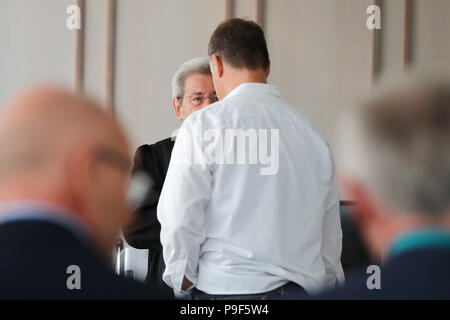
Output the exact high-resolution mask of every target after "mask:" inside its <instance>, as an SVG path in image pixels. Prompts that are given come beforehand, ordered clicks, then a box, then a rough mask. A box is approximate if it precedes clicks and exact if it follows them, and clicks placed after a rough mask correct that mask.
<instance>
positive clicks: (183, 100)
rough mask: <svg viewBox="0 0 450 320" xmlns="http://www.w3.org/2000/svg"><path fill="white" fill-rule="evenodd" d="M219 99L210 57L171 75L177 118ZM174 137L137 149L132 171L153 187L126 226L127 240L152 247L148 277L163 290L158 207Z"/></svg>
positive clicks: (139, 245)
mask: <svg viewBox="0 0 450 320" xmlns="http://www.w3.org/2000/svg"><path fill="white" fill-rule="evenodd" d="M216 101H217V95H216V91H215V89H214V83H213V80H212V75H211V69H210V67H209V60H208V58H207V57H198V58H194V59H191V60H188V61H186V62H185V63H183V64H182V65H181V66H180V67H179V68H178V70H177V72H176V73H175V75H174V76H173V78H172V105H173V108H174V110H175V113H176V115H177V117H178V119H179V120H180V121H184V120H185V119H186V118H187V117H188V116H189V115H190V114H191V113H193V112H195V111H197V110H200V109H202V108H203V107H205V106H207V105H209V104H211V103H214V102H216ZM174 140H175V137H171V138H167V139H164V140H161V141H159V142H156V143H154V144H150V145H148V144H144V145H142V146H140V147H139V148H138V149H137V150H136V154H135V156H134V166H133V173H138V172H144V173H145V174H146V175H147V176H148V177H149V178H150V179H151V187H150V189H149V191H148V193H147V195H146V197H145V200H144V201H143V202H142V204H141V205H140V206H139V207H138V208H137V210H136V211H135V212H134V217H135V221H134V222H133V223H132V224H131V225H130V227H129V228H127V229H126V230H124V237H125V239H126V241H127V243H128V244H130V245H131V246H133V247H135V248H138V249H148V250H149V255H148V272H147V277H146V279H145V281H146V282H147V283H148V284H150V285H152V286H154V287H160V288H162V289H164V290H170V288H169V287H168V286H167V285H166V284H165V283H164V282H163V280H162V275H163V273H164V269H165V265H164V260H163V256H162V246H161V241H160V231H161V225H160V223H159V221H158V219H157V217H156V207H157V206H158V201H159V195H160V194H161V189H162V187H163V184H164V180H165V178H166V173H167V168H168V167H169V162H170V157H171V154H172V148H173V145H174V143H175V141H174ZM173 196H174V197H175V196H176V195H173ZM170 292H172V291H171V290H170Z"/></svg>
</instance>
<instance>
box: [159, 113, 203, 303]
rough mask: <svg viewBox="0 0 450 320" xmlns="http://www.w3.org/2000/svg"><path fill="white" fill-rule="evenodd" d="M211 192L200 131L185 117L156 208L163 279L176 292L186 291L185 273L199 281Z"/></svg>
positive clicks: (178, 293) (193, 280)
mask: <svg viewBox="0 0 450 320" xmlns="http://www.w3.org/2000/svg"><path fill="white" fill-rule="evenodd" d="M210 194H211V173H210V170H209V168H208V166H207V165H206V162H205V161H204V160H203V153H202V139H201V130H197V128H196V126H195V125H194V124H192V123H190V122H189V120H186V121H185V122H184V123H183V125H182V126H181V128H180V130H179V132H178V136H177V138H176V141H175V146H174V149H173V151H172V157H171V160H170V164H169V169H168V172H167V176H166V180H165V182H164V186H163V189H162V192H161V197H160V199H159V203H158V209H157V216H158V220H159V221H160V223H161V243H162V245H163V256H164V262H165V264H166V269H165V272H164V275H163V280H164V282H165V283H167V285H168V286H170V287H172V288H173V290H174V292H175V295H182V294H183V291H182V290H181V286H182V282H183V278H184V276H186V278H187V279H188V280H189V281H191V282H192V283H193V284H194V285H195V283H196V281H197V275H198V260H199V254H200V246H201V245H202V243H203V242H204V240H205V231H204V219H205V206H206V205H207V202H208V201H209V198H210ZM191 288H192V287H191Z"/></svg>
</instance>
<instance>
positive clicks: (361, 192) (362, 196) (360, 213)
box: [340, 177, 377, 229]
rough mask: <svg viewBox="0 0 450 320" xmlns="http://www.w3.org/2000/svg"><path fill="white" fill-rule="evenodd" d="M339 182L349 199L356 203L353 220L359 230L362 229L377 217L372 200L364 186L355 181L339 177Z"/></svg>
mask: <svg viewBox="0 0 450 320" xmlns="http://www.w3.org/2000/svg"><path fill="white" fill-rule="evenodd" d="M340 180H341V184H342V186H343V188H344V189H345V191H346V193H347V194H348V196H349V197H350V199H352V200H354V201H356V203H357V206H356V208H355V210H354V212H352V214H353V219H354V220H355V222H356V223H357V225H358V226H359V227H360V228H362V229H364V228H365V227H366V226H368V224H370V222H371V221H373V219H375V218H376V216H377V208H376V206H375V204H374V202H373V199H372V197H371V196H370V194H369V193H368V192H367V190H366V188H365V187H364V185H362V184H361V183H359V182H358V181H357V180H356V179H354V178H350V177H341V178H340Z"/></svg>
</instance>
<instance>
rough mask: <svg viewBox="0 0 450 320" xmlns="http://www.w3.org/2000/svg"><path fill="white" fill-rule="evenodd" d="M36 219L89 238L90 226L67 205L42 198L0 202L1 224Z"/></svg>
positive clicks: (82, 238)
mask: <svg viewBox="0 0 450 320" xmlns="http://www.w3.org/2000/svg"><path fill="white" fill-rule="evenodd" d="M36 220H37V221H44V222H49V223H53V224H56V225H59V226H61V227H63V228H65V229H67V230H69V231H70V232H71V233H73V234H74V235H75V236H77V238H79V239H80V240H81V241H83V242H84V241H86V240H87V237H88V233H89V231H88V230H89V227H88V226H87V225H86V224H85V223H83V221H81V219H78V218H77V216H76V213H74V212H73V211H72V210H70V209H68V208H66V207H63V206H60V205H56V204H52V203H49V202H46V201H40V200H23V201H22V200H20V201H9V202H5V203H2V204H0V225H2V224H6V223H9V222H16V221H36Z"/></svg>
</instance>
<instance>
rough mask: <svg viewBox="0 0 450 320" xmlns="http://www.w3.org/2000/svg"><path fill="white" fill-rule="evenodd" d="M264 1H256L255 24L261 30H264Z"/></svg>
mask: <svg viewBox="0 0 450 320" xmlns="http://www.w3.org/2000/svg"><path fill="white" fill-rule="evenodd" d="M264 9H265V5H264V0H256V13H255V17H256V23H257V24H259V25H260V27H261V28H263V29H264Z"/></svg>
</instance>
